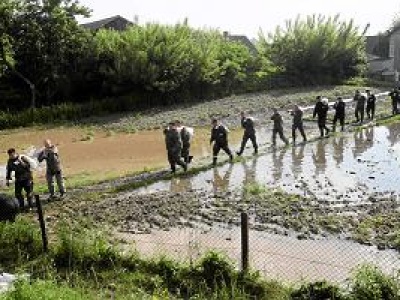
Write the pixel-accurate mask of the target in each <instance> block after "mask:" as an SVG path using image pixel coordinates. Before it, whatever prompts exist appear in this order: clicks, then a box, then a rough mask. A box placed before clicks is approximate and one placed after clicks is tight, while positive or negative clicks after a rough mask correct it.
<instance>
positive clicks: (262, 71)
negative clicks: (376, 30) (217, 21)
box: [0, 0, 366, 111]
mask: <svg viewBox="0 0 400 300" xmlns="http://www.w3.org/2000/svg"><path fill="white" fill-rule="evenodd" d="M3 2H4V3H3ZM3 2H2V4H1V5H0V16H1V18H0V29H1V31H2V33H1V36H0V75H2V77H1V78H0V92H1V94H2V97H1V99H0V109H3V110H11V111H15V110H22V109H24V108H27V107H29V106H38V107H41V106H52V105H55V104H60V103H63V102H74V103H86V102H88V101H90V100H92V99H103V98H105V97H119V96H123V95H127V94H139V95H142V96H143V95H146V96H145V97H140V99H139V106H141V107H152V106H154V105H160V104H164V105H167V104H171V103H182V102H187V101H190V100H201V99H205V98H212V97H218V96H222V95H227V94H230V93H233V92H235V93H237V92H251V91H256V90H263V89H267V88H271V87H287V86H296V85H297V86H299V85H311V84H326V83H333V82H334V83H339V82H341V81H343V80H347V79H349V78H351V77H354V76H359V75H362V74H363V68H364V67H365V63H366V61H365V51H364V40H363V36H362V35H361V34H360V33H359V32H358V29H357V27H355V26H354V25H353V23H352V22H348V23H346V22H341V21H339V18H338V17H336V18H328V19H325V18H324V17H321V16H318V17H316V16H312V17H308V18H307V19H306V20H304V21H302V20H300V19H297V20H295V21H294V22H292V21H288V23H287V28H286V29H285V30H282V29H279V28H278V29H277V30H276V32H275V33H274V34H271V35H269V37H268V38H266V37H265V36H261V37H260V43H259V47H258V48H259V50H260V51H259V52H257V51H254V49H253V48H251V49H249V48H248V47H247V46H246V45H245V44H243V43H241V42H237V41H233V40H232V39H230V38H229V37H227V36H224V35H223V34H221V33H220V32H218V31H216V30H206V29H201V30H200V29H194V28H191V27H190V26H188V24H187V22H184V23H183V24H177V25H174V26H170V25H160V24H146V25H143V26H142V25H135V26H132V27H130V28H128V29H127V30H126V31H122V32H118V31H111V30H100V31H98V32H90V31H87V30H85V29H83V27H81V26H79V25H78V23H77V22H76V20H75V16H78V15H86V14H87V13H88V10H87V9H86V8H85V7H82V6H80V5H79V3H77V2H74V3H72V2H71V1H67V0H60V1H28V0H5V1H3ZM3 75H4V76H3ZM16 95H19V98H18V97H17V98H18V101H15V99H16Z"/></svg>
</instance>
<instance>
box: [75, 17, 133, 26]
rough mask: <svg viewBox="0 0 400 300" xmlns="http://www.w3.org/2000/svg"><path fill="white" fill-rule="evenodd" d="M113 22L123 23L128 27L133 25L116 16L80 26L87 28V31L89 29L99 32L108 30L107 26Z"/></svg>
mask: <svg viewBox="0 0 400 300" xmlns="http://www.w3.org/2000/svg"><path fill="white" fill-rule="evenodd" d="M115 21H122V22H123V23H125V24H126V26H127V25H130V24H133V23H132V22H131V21H129V20H127V19H125V18H124V17H121V16H120V15H117V16H113V17H110V18H105V19H101V20H98V21H94V22H90V23H85V24H82V26H83V27H85V28H87V29H90V30H99V29H101V28H108V26H107V25H109V24H111V23H113V22H115ZM126 26H125V27H126ZM115 29H117V28H115ZM124 29H125V28H124Z"/></svg>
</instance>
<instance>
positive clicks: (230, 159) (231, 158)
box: [229, 154, 233, 163]
mask: <svg viewBox="0 0 400 300" xmlns="http://www.w3.org/2000/svg"><path fill="white" fill-rule="evenodd" d="M229 162H230V163H232V162H233V155H232V154H231V155H229Z"/></svg>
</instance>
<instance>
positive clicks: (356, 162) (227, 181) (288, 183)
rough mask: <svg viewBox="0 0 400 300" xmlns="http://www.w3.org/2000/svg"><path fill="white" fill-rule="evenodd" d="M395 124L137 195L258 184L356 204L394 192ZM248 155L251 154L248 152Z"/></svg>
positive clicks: (398, 168) (398, 145) (397, 186)
mask: <svg viewBox="0 0 400 300" xmlns="http://www.w3.org/2000/svg"><path fill="white" fill-rule="evenodd" d="M399 134H400V124H393V125H390V126H377V127H371V128H367V129H364V130H362V131H356V132H351V133H343V134H340V135H338V136H335V137H331V138H324V139H320V140H317V141H316V142H312V143H308V144H300V145H296V146H295V147H286V148H278V149H276V150H271V151H268V152H267V153H266V154H263V155H260V156H257V157H251V158H248V159H246V160H243V162H241V163H236V164H225V165H223V166H221V167H218V168H214V169H212V170H209V171H205V172H202V173H200V174H198V175H196V176H193V177H188V178H175V179H173V180H170V181H160V182H157V183H155V184H152V185H150V186H147V187H145V188H142V189H140V190H139V193H151V192H156V191H165V190H170V191H172V192H180V191H187V190H206V191H208V192H213V191H227V190H230V191H233V190H236V189H239V188H241V187H243V186H244V185H245V184H253V183H259V184H262V185H267V186H269V187H275V188H280V189H283V190H284V191H287V192H289V193H296V194H301V195H306V196H315V197H317V198H318V199H319V200H326V201H327V202H329V204H333V202H335V203H336V204H340V203H346V204H357V203H361V202H363V203H365V202H368V201H369V199H370V198H371V197H375V196H383V195H391V196H394V197H397V195H398V193H399V192H400V182H399V174H400V138H399ZM248 151H250V153H251V150H248Z"/></svg>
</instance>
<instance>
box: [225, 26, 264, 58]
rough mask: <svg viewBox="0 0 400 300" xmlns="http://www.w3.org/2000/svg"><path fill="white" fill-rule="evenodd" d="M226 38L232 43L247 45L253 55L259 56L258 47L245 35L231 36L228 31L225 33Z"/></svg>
mask: <svg viewBox="0 0 400 300" xmlns="http://www.w3.org/2000/svg"><path fill="white" fill-rule="evenodd" d="M223 35H224V38H225V39H228V40H230V41H232V42H238V43H241V44H243V45H245V46H246V47H247V48H248V49H249V51H250V53H251V54H252V55H257V53H258V51H257V48H256V46H255V45H254V44H253V43H252V42H251V41H250V39H249V38H248V37H247V36H245V35H231V34H229V32H228V31H224V32H223Z"/></svg>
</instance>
